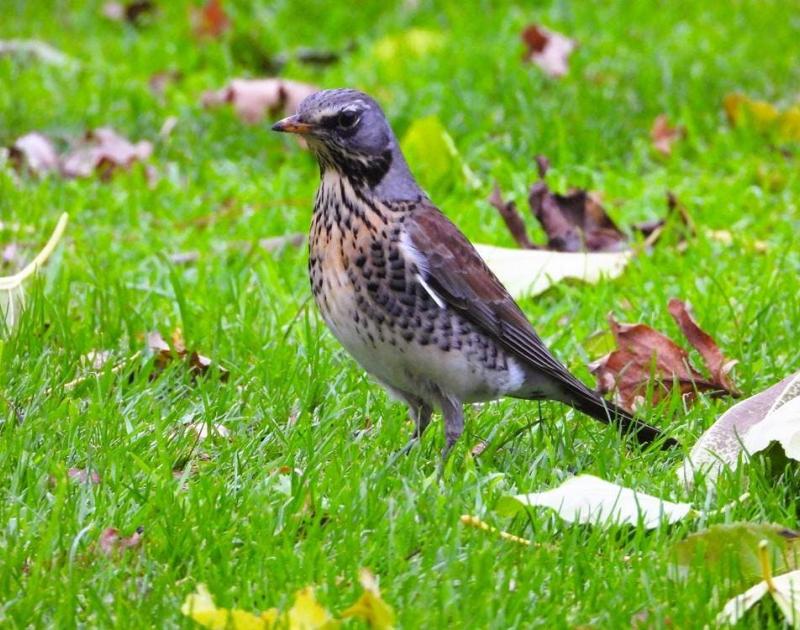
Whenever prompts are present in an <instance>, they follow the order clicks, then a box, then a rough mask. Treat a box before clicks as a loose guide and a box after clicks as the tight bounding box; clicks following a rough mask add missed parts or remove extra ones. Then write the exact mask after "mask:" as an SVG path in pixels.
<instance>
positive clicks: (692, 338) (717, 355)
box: [667, 298, 740, 396]
mask: <svg viewBox="0 0 800 630" xmlns="http://www.w3.org/2000/svg"><path fill="white" fill-rule="evenodd" d="M667 309H668V310H669V314H670V315H672V318H673V319H674V320H675V321H676V322H677V324H678V326H679V327H680V329H681V332H682V333H683V336H684V337H686V339H687V340H688V341H689V343H690V344H692V347H693V348H695V350H697V351H698V352H699V353H700V356H701V357H702V358H703V362H704V363H705V364H706V368H707V369H708V371H709V373H710V374H711V379H712V381H713V382H714V383H716V384H718V385H720V386H721V387H722V389H723V390H725V391H726V392H728V394H730V395H731V396H739V395H740V392H739V390H738V389H736V386H735V385H734V384H733V383H732V382H731V380H730V378H729V377H728V374H729V373H730V371H731V370H732V369H733V366H734V365H736V364H737V363H738V361H736V360H728V359H726V358H725V357H724V356H723V354H722V351H721V350H720V349H719V346H718V345H717V344H716V342H715V341H714V339H713V338H712V337H711V335H709V334H708V333H707V332H705V331H704V330H703V329H702V328H700V326H698V324H697V322H696V321H695V319H694V317H692V313H691V312H690V310H689V307H688V305H687V304H686V303H685V302H681V301H680V300H677V299H675V298H672V299H671V300H670V301H669V304H667Z"/></svg>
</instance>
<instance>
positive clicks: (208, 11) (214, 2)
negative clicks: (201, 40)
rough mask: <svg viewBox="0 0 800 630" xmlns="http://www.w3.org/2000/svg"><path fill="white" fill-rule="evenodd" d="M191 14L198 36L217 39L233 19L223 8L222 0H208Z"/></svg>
mask: <svg viewBox="0 0 800 630" xmlns="http://www.w3.org/2000/svg"><path fill="white" fill-rule="evenodd" d="M191 15H192V23H193V30H194V34H195V35H196V36H197V37H208V38H212V39H216V38H218V37H221V36H222V34H223V33H225V31H227V30H228V29H229V28H230V26H231V21H230V19H229V18H228V16H227V14H226V13H225V10H224V9H223V8H222V0H207V2H206V3H205V4H204V5H203V6H202V7H198V8H195V9H193V10H192V13H191Z"/></svg>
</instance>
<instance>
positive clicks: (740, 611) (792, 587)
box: [716, 540, 800, 628]
mask: <svg viewBox="0 0 800 630" xmlns="http://www.w3.org/2000/svg"><path fill="white" fill-rule="evenodd" d="M768 546H769V543H768V542H767V541H766V540H762V541H761V543H760V544H759V548H758V555H759V562H760V564H761V573H762V577H763V578H764V579H763V581H761V582H759V583H758V584H756V585H755V586H753V587H751V588H749V589H748V590H747V591H745V592H744V593H742V594H741V595H737V596H736V597H734V598H733V599H731V600H729V601H728V602H727V603H726V604H725V606H724V607H723V609H722V611H721V612H720V613H719V614H718V615H717V618H716V624H717V625H718V626H719V625H726V624H730V625H734V624H736V623H738V622H739V621H740V620H741V619H742V617H743V616H744V614H745V613H746V612H747V611H748V610H750V608H752V607H753V606H754V605H755V604H757V603H758V602H759V601H760V600H761V599H762V598H763V597H764V596H765V595H766V594H767V593H769V594H770V595H772V599H773V600H774V601H775V603H776V604H777V605H778V608H779V609H780V611H781V612H782V613H783V616H784V617H785V618H786V621H787V622H788V624H789V625H790V626H791V627H793V628H798V627H800V571H791V572H789V573H784V574H782V575H777V576H773V575H772V566H771V564H770V559H769V551H768Z"/></svg>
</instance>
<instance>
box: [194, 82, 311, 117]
mask: <svg viewBox="0 0 800 630" xmlns="http://www.w3.org/2000/svg"><path fill="white" fill-rule="evenodd" d="M317 90H318V88H316V87H314V86H312V85H308V84H306V83H300V82H299V81H290V80H288V79H233V80H232V81H231V82H230V83H228V85H227V86H225V87H223V88H222V89H220V90H211V91H208V92H204V93H203V96H202V103H203V106H204V107H207V108H211V107H218V106H220V105H223V104H226V103H229V104H231V105H232V106H233V109H234V111H235V112H236V114H237V115H238V116H239V118H241V119H242V120H243V121H244V122H246V123H248V124H251V125H252V124H256V123H258V122H261V121H262V120H264V118H266V117H267V115H269V117H270V118H274V117H275V116H278V115H279V114H282V115H290V114H294V113H295V112H296V111H297V107H298V106H299V105H300V102H301V101H302V100H303V99H304V98H305V97H307V96H309V95H311V94H314V92H316V91H317Z"/></svg>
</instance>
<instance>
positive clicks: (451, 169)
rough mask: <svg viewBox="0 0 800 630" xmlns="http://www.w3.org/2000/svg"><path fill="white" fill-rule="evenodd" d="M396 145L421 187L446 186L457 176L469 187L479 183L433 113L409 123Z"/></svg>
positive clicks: (455, 179) (456, 178) (456, 179)
mask: <svg viewBox="0 0 800 630" xmlns="http://www.w3.org/2000/svg"><path fill="white" fill-rule="evenodd" d="M400 145H401V146H402V148H403V154H404V155H405V156H406V158H407V159H408V162H409V163H410V164H414V166H415V175H417V176H418V177H419V179H420V180H421V182H422V185H423V186H424V187H425V188H438V187H440V186H443V187H448V186H452V184H453V183H454V182H456V181H458V180H462V181H464V182H466V183H467V184H468V185H469V186H472V187H473V188H475V187H477V186H479V185H480V182H479V181H478V179H477V178H476V177H475V174H474V173H473V172H472V171H471V170H470V169H469V167H468V166H467V165H466V164H465V163H464V160H463V159H462V157H461V154H460V153H459V152H458V149H457V148H456V144H455V142H453V138H452V136H451V135H450V134H449V133H448V132H447V129H445V127H444V125H443V124H442V123H441V121H440V120H439V119H438V118H437V117H436V116H426V117H424V118H419V119H417V120H415V121H414V122H413V123H411V126H410V127H409V128H408V130H407V131H406V133H405V135H404V136H403V139H402V140H401V142H400Z"/></svg>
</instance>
